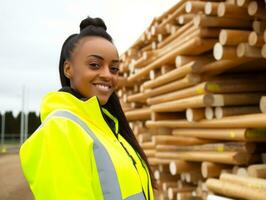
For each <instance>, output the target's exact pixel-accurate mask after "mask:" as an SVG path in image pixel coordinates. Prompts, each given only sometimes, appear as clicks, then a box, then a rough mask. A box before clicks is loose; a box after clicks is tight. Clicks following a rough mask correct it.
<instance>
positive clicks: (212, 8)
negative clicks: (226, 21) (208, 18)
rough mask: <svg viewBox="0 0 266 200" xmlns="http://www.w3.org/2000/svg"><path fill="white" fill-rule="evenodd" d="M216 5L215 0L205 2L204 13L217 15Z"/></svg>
mask: <svg viewBox="0 0 266 200" xmlns="http://www.w3.org/2000/svg"><path fill="white" fill-rule="evenodd" d="M218 5H219V3H217V2H206V4H205V8H204V13H205V14H206V15H213V16H215V15H216V16H217V10H218Z"/></svg>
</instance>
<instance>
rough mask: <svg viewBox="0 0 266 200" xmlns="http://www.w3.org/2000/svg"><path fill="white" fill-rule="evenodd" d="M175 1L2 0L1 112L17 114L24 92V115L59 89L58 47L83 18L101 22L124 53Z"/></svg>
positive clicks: (0, 48)
mask: <svg viewBox="0 0 266 200" xmlns="http://www.w3.org/2000/svg"><path fill="white" fill-rule="evenodd" d="M177 1H178V0H109V1H108V0H95V1H93V0H43V1H39V0H23V1H21V0H13V1H10V0H1V5H0V45H1V46H0V69H1V72H0V112H3V111H6V110H13V111H14V112H15V113H17V112H18V111H19V110H21V107H22V106H21V105H22V88H23V86H24V88H25V91H26V92H25V94H26V95H25V98H26V100H25V101H26V105H25V106H26V109H28V110H35V111H38V110H39V104H40V100H41V97H42V96H43V95H44V94H45V93H46V92H48V91H56V90H58V89H59V88H60V82H59V75H58V60H59V54H60V50H61V45H62V43H63V42H64V40H65V39H66V37H68V36H69V35H70V34H72V33H76V32H78V31H79V23H80V21H81V20H82V19H83V18H85V17H86V16H88V15H90V16H91V17H101V18H102V19H103V20H104V21H105V23H106V25H107V31H108V32H109V33H110V35H111V36H112V37H113V39H114V43H115V45H116V46H117V48H118V51H119V53H120V54H121V53H123V52H124V51H126V50H127V49H128V48H129V47H130V46H131V45H132V44H133V43H134V41H135V40H136V39H137V38H138V37H139V36H140V35H141V33H143V32H144V30H145V29H146V28H147V26H148V25H149V24H150V23H151V21H152V19H153V18H154V17H155V16H160V15H161V14H162V13H163V12H164V11H166V10H168V9H169V8H170V7H172V6H173V5H174V4H175V3H176V2H177Z"/></svg>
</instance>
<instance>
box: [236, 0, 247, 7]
mask: <svg viewBox="0 0 266 200" xmlns="http://www.w3.org/2000/svg"><path fill="white" fill-rule="evenodd" d="M246 1H247V0H237V1H236V5H238V6H239V7H242V6H244V5H245V3H246Z"/></svg>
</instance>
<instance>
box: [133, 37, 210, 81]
mask: <svg viewBox="0 0 266 200" xmlns="http://www.w3.org/2000/svg"><path fill="white" fill-rule="evenodd" d="M214 42H215V40H210V39H208V40H204V39H201V38H198V37H197V38H193V39H192V40H189V41H187V42H185V43H184V44H182V45H180V46H178V47H176V48H175V49H173V50H172V51H170V52H169V53H167V54H165V55H163V56H161V57H159V58H158V59H157V60H155V61H154V62H152V63H151V64H149V65H148V66H146V67H145V68H143V69H141V70H140V71H139V72H138V73H136V74H133V75H132V76H130V77H129V78H128V81H129V82H134V81H136V80H138V79H140V78H143V77H145V76H146V75H147V74H148V73H149V71H150V70H152V69H155V68H158V67H159V66H161V65H163V64H166V63H168V62H170V61H171V60H174V59H175V57H176V56H177V55H179V54H184V55H186V54H187V55H198V54H201V53H203V52H205V51H207V50H209V49H210V48H212V46H213V44H214Z"/></svg>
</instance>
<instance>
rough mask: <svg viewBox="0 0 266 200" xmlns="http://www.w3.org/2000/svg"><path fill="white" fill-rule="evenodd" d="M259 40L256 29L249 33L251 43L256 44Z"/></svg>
mask: <svg viewBox="0 0 266 200" xmlns="http://www.w3.org/2000/svg"><path fill="white" fill-rule="evenodd" d="M257 41H258V35H257V33H256V32H255V31H253V32H251V33H250V34H249V37H248V43H249V44H250V45H251V46H254V45H256V43H257Z"/></svg>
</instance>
